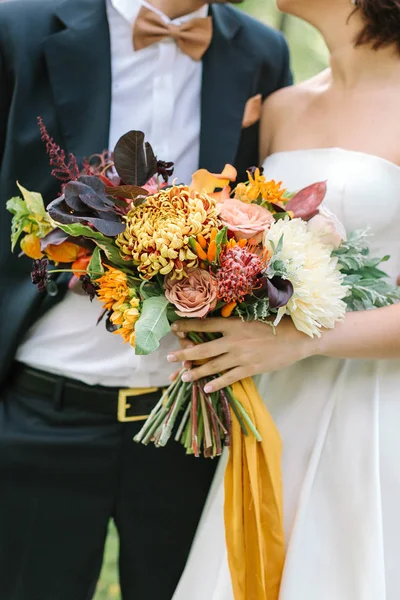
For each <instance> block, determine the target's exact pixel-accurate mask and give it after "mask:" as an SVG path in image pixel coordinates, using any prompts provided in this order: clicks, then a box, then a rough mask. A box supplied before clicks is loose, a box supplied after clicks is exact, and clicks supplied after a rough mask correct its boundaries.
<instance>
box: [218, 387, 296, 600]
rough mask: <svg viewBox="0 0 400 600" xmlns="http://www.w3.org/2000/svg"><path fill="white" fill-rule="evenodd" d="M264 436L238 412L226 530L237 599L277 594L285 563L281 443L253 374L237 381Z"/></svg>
mask: <svg viewBox="0 0 400 600" xmlns="http://www.w3.org/2000/svg"><path fill="white" fill-rule="evenodd" d="M233 393H234V395H235V397H236V398H237V400H238V401H239V402H240V403H241V404H242V406H243V408H244V409H245V411H246V412H247V414H248V415H249V417H250V418H251V420H252V421H253V423H254V424H255V426H256V427H257V429H258V431H259V433H260V434H261V437H262V442H257V440H256V439H255V437H254V436H253V435H252V434H251V433H250V432H249V435H248V436H245V435H244V434H243V432H242V430H241V428H240V424H239V422H238V420H237V419H236V418H235V417H233V419H232V420H233V423H232V446H231V449H230V454H229V461H228V466H227V469H226V473H225V535H226V544H227V549H228V562H229V568H230V572H231V579H232V586H233V592H234V597H235V600H278V597H279V588H280V583H281V578H282V571H283V564H284V554H285V549H284V533H283V500H282V476H281V449H282V443H281V439H280V436H279V433H278V430H277V428H276V426H275V424H274V422H273V420H272V417H271V416H270V414H269V413H268V411H267V409H266V407H265V405H264V403H263V401H262V399H261V397H260V395H259V393H258V391H257V388H256V386H255V384H254V382H253V380H252V379H251V378H247V379H244V380H242V381H240V382H238V383H235V384H234V386H233Z"/></svg>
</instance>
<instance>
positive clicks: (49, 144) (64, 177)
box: [37, 117, 79, 183]
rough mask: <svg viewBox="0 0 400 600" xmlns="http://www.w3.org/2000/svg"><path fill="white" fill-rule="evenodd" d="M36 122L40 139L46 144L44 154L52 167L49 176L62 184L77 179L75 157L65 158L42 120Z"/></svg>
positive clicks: (70, 155) (77, 168)
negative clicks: (45, 153)
mask: <svg viewBox="0 0 400 600" xmlns="http://www.w3.org/2000/svg"><path fill="white" fill-rule="evenodd" d="M37 121H38V124H39V129H40V134H41V139H42V141H43V142H44V143H45V144H46V152H47V154H48V157H49V161H50V165H51V166H52V167H53V170H52V172H51V174H52V175H53V176H54V177H57V179H59V180H60V181H63V182H64V183H67V182H68V181H74V180H76V179H78V177H79V167H78V163H77V160H76V158H75V156H74V155H73V154H69V155H68V158H67V156H66V154H65V151H64V150H62V149H61V148H60V146H58V145H57V144H56V143H55V141H54V140H53V138H51V137H50V135H49V133H48V131H47V129H46V126H45V124H44V123H43V120H42V119H41V118H40V117H38V118H37Z"/></svg>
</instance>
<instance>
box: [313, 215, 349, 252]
mask: <svg viewBox="0 0 400 600" xmlns="http://www.w3.org/2000/svg"><path fill="white" fill-rule="evenodd" d="M307 228H308V231H312V232H314V233H316V234H317V235H318V237H319V239H320V241H321V242H322V243H323V244H325V246H332V248H335V249H337V248H339V246H340V245H341V243H342V242H343V241H345V240H346V230H345V228H344V226H343V224H342V223H341V222H340V221H339V219H338V218H337V216H336V215H335V214H333V213H332V212H331V211H330V210H328V209H327V208H325V207H322V206H321V207H320V209H319V212H318V214H317V215H315V217H312V218H311V219H310V220H309V221H308V223H307Z"/></svg>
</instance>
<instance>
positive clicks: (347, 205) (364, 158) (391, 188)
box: [264, 148, 400, 278]
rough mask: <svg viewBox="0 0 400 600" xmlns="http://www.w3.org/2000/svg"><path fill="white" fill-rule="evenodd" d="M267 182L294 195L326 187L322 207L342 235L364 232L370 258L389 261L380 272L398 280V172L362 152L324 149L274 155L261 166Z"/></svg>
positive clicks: (399, 257) (385, 162)
mask: <svg viewBox="0 0 400 600" xmlns="http://www.w3.org/2000/svg"><path fill="white" fill-rule="evenodd" d="M264 169H265V171H264V173H265V175H266V177H267V179H275V180H279V181H282V183H283V185H284V187H285V188H287V189H288V190H289V191H297V190H299V189H301V188H303V187H306V186H308V185H310V184H312V183H316V182H317V181H325V180H326V181H327V195H326V198H325V200H324V205H325V206H326V207H327V208H328V209H329V210H331V211H332V212H334V213H335V214H336V215H337V217H338V218H339V219H340V220H341V221H342V223H343V224H344V226H345V227H346V230H347V231H348V232H350V231H352V230H354V229H366V228H370V230H371V234H372V235H371V238H370V240H369V243H370V246H371V254H372V256H374V257H375V256H382V257H383V256H385V255H386V254H390V256H391V258H390V261H389V262H388V263H386V264H385V265H384V269H385V271H386V272H387V273H389V274H390V276H392V277H396V278H397V276H398V275H400V167H399V166H397V165H396V164H394V163H392V162H390V161H388V160H385V159H383V158H380V157H378V156H374V155H371V154H364V153H362V152H354V151H349V150H342V149H340V148H327V149H318V150H297V151H289V152H277V153H275V154H272V155H271V156H269V157H268V158H267V159H266V160H265V163H264Z"/></svg>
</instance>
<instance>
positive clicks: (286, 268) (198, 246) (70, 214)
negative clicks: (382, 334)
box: [7, 121, 399, 598]
mask: <svg viewBox="0 0 400 600" xmlns="http://www.w3.org/2000/svg"><path fill="white" fill-rule="evenodd" d="M39 124H40V127H41V131H42V138H43V140H44V142H45V143H46V146H47V151H48V154H49V157H50V163H51V165H52V166H53V174H54V175H56V176H57V177H58V178H59V179H60V180H61V181H62V189H61V194H60V196H59V197H58V198H56V199H55V200H53V201H52V202H51V203H50V204H49V205H48V206H47V208H45V207H44V204H43V200H42V197H41V195H40V194H39V193H36V192H30V191H28V190H26V189H25V188H23V187H22V186H21V185H19V189H20V191H21V194H22V197H16V198H12V199H11V200H9V202H8V203H7V208H8V210H9V211H10V212H11V213H12V214H13V220H12V234H11V240H12V249H14V248H15V246H16V244H17V242H18V241H19V240H20V247H21V251H22V253H23V254H25V255H27V256H28V257H31V258H33V259H34V267H33V272H32V280H33V282H34V283H35V284H36V285H37V286H38V288H39V289H40V290H42V291H44V290H45V289H46V288H47V289H48V291H49V293H51V286H52V277H53V276H54V275H55V274H56V273H58V272H60V271H63V272H64V271H70V272H71V273H73V276H72V278H71V284H70V286H71V287H72V288H73V287H77V286H79V287H82V289H83V290H85V291H86V292H87V293H88V294H89V296H90V298H91V300H94V299H95V298H97V300H98V301H100V303H101V304H102V310H101V314H100V316H99V321H101V320H102V319H104V321H105V325H106V327H107V329H108V330H109V331H110V332H112V333H114V334H116V335H120V336H121V337H122V338H123V340H124V341H125V342H127V343H129V344H131V345H132V346H133V347H134V348H135V352H136V353H137V354H150V353H151V352H153V351H154V350H156V349H157V348H158V346H159V344H160V340H161V339H162V338H163V336H165V335H166V334H167V333H169V332H170V327H171V324H172V323H173V322H174V321H175V320H176V319H179V318H186V319H187V318H207V317H211V316H221V317H224V318H232V317H236V318H239V319H242V320H243V321H252V320H258V321H262V322H264V323H265V326H266V327H273V328H279V324H280V322H281V320H282V318H283V317H284V316H286V317H289V318H291V319H292V321H293V324H294V325H295V327H296V328H297V329H298V330H300V331H302V332H303V333H304V334H306V335H309V336H320V335H321V331H322V330H323V329H330V328H333V327H334V326H335V324H336V323H337V322H338V321H340V320H341V319H343V318H344V316H345V313H346V311H347V310H362V309H370V308H374V307H381V306H385V305H388V304H391V303H393V302H396V301H397V300H398V299H399V293H398V290H397V289H396V288H395V287H394V286H391V285H390V283H388V282H387V281H386V275H385V273H384V272H383V271H381V270H380V269H379V268H378V266H379V264H380V263H381V262H383V261H385V260H387V259H388V257H384V258H371V257H370V252H369V248H368V244H367V239H368V238H367V232H360V231H358V232H353V233H351V234H350V235H349V236H346V232H345V230H344V228H343V226H342V224H341V223H340V222H339V221H338V220H337V218H336V217H335V215H333V214H331V213H330V212H329V211H328V210H327V209H326V208H325V207H323V200H324V198H325V195H326V192H327V183H326V182H317V183H315V184H313V185H311V186H309V187H307V188H305V189H303V190H301V191H299V192H296V193H290V192H288V191H286V190H285V189H284V188H283V186H282V183H281V182H275V181H268V180H267V179H266V178H265V177H264V175H263V172H262V169H259V168H251V169H249V171H248V180H247V181H246V182H244V183H238V184H237V185H235V181H236V177H237V174H236V171H235V169H234V168H233V167H231V166H230V165H226V167H225V169H224V171H223V172H222V173H221V174H218V175H215V174H211V173H209V172H208V171H205V170H204V169H202V170H199V171H197V172H196V173H194V175H193V178H192V182H191V184H190V185H178V184H177V183H175V182H173V183H172V184H171V185H169V183H168V181H169V178H170V177H171V176H172V172H173V164H172V163H166V162H162V161H158V160H157V159H156V157H155V155H154V153H153V150H152V148H151V146H150V144H148V143H145V142H144V134H143V133H141V132H138V131H131V132H129V133H127V134H126V135H124V136H123V137H122V138H121V139H120V140H119V142H118V144H117V146H116V148H115V150H114V153H113V155H111V154H109V153H107V152H106V153H104V154H103V155H97V156H95V157H91V159H89V160H88V161H86V162H85V164H84V171H83V172H81V171H80V169H79V168H78V165H77V161H76V160H75V158H74V157H73V156H72V155H70V156H69V157H66V155H65V153H64V152H63V151H62V150H61V149H60V148H59V147H58V146H57V145H56V144H55V143H54V142H53V140H52V139H51V138H50V136H49V135H48V133H47V131H46V129H45V127H44V124H43V123H42V122H41V121H39ZM21 238H22V239H21ZM207 336H208V337H206V334H204V335H200V334H195V333H193V334H190V338H191V339H192V340H193V342H194V343H203V342H205V341H207V340H209V339H215V336H211V335H210V334H207ZM183 371H184V370H182V371H181V372H180V373H179V375H178V376H177V377H176V378H175V380H174V381H173V382H172V384H171V385H170V387H169V388H168V389H167V390H166V391H165V393H164V394H163V395H162V397H161V398H160V400H159V402H158V403H157V405H156V406H155V407H154V409H153V410H152V412H151V414H150V416H149V417H148V419H147V420H146V422H145V423H144V425H143V427H142V429H141V431H140V432H139V433H138V434H137V436H136V438H135V440H136V441H137V442H143V443H144V444H148V443H150V442H152V443H154V444H155V445H156V446H164V445H166V444H167V442H168V441H169V440H170V438H171V437H174V438H175V440H177V441H180V442H181V443H182V444H183V446H184V448H185V449H186V452H187V453H189V454H194V455H195V456H199V455H200V454H203V455H204V456H205V457H215V456H218V455H220V454H221V453H222V450H223V446H230V445H231V444H232V446H233V448H232V452H231V455H230V463H229V465H228V470H227V476H226V477H227V479H226V482H227V483H226V485H227V490H229V493H228V494H227V497H228V504H227V505H226V519H227V521H228V522H229V523H230V525H232V523H235V522H236V523H237V527H236V528H234V529H235V531H236V533H237V531H238V530H239V529H244V530H246V531H248V532H253V533H254V532H255V531H258V539H257V542H255V541H254V543H253V545H252V547H253V546H254V552H255V555H254V560H253V559H252V560H251V561H250V560H249V559H248V557H247V554H246V552H247V551H246V549H245V548H243V547H241V545H240V541H239V540H240V539H242V538H240V536H238V535H236V534H235V536H234V537H233V538H230V537H229V535H230V534H229V530H228V528H227V543H228V555H229V560H230V566H231V572H232V579H233V587H234V590H235V598H239V597H242V596H241V595H240V593H239V592H238V590H243V589H245V588H246V585H247V584H245V583H243V582H244V581H245V580H246V581H247V579H246V576H245V575H243V571H244V569H245V567H243V565H247V567H246V568H248V569H255V572H256V574H257V576H254V580H255V581H257V582H258V583H257V585H260V586H262V589H263V590H264V591H265V590H266V589H267V588H268V586H269V585H270V586H275V587H274V592H273V596H276V593H275V592H276V589H277V588H276V586H277V585H278V580H279V577H280V575H279V574H280V572H281V568H282V564H283V555H284V544H283V530H282V529H283V528H282V493H281V484H280V440H279V435H278V434H277V432H276V429H275V427H274V425H273V422H272V420H271V418H270V416H269V414H268V412H267V411H266V408H265V406H264V404H263V403H262V400H261V399H260V398H259V396H258V393H257V390H256V388H255V386H254V384H253V382H252V380H251V379H249V380H244V381H242V382H239V383H237V384H234V385H233V386H232V387H228V388H226V389H225V390H222V391H220V392H216V393H211V394H209V393H207V389H206V385H207V383H208V380H207V379H205V380H203V381H200V382H191V383H187V382H184V381H183V380H182V374H183ZM249 434H251V435H249ZM259 442H261V443H259ZM257 446H258V448H257ZM260 470H261V471H262V474H260ZM239 473H240V476H239V475H238V474H239ZM260 475H262V476H261V478H260ZM259 481H261V482H262V485H259V483H258V482H259ZM248 489H250V492H249V494H250V495H249V494H248V493H247V491H246V490H248ZM235 490H236V491H235ZM233 498H235V503H234V502H233ZM239 498H242V503H241V504H240V502H239V500H238V499H239ZM260 532H262V535H260ZM271 532H272V533H271ZM249 535H250V534H249ZM245 537H246V536H244V537H243V539H245ZM238 544H239V546H240V547H238ZM266 546H268V551H267V550H266ZM271 549H272V550H271ZM241 555H242V557H243V561H242V562H243V564H241V560H240V556H241ZM271 556H272V557H274V556H275V558H273V559H272V563H274V565H273V567H271V569H272V571H273V573H272V572H268V565H269V564H270V563H271ZM250 563H251V564H250ZM255 563H256V564H255ZM277 565H278V567H277ZM242 575H243V577H242ZM270 582H272V583H270ZM275 588H276V589H275ZM263 593H264V592H263ZM254 597H256V596H254ZM257 597H258V596H257ZM260 597H264V596H262V595H260ZM268 597H269V596H268Z"/></svg>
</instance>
